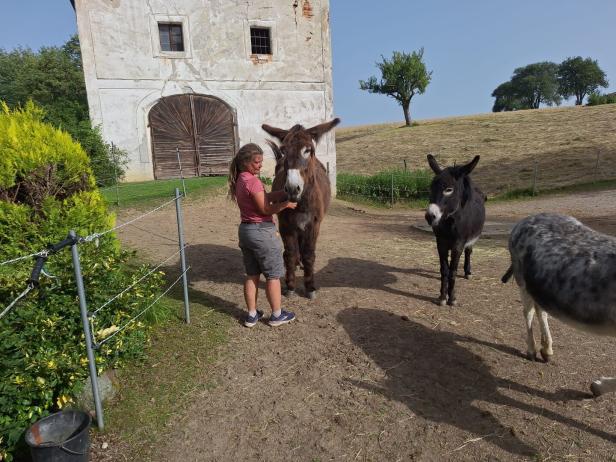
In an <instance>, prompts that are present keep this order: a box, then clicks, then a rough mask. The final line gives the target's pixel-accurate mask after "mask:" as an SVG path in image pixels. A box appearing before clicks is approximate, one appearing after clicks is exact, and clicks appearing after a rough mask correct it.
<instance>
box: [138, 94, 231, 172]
mask: <svg viewBox="0 0 616 462" xmlns="http://www.w3.org/2000/svg"><path fill="white" fill-rule="evenodd" d="M148 119H149V127H150V131H151V134H152V161H153V163H154V178H155V179H157V180H159V179H165V178H179V177H180V163H181V167H182V174H183V175H184V177H189V176H201V175H224V174H227V172H228V171H229V163H230V162H231V159H232V158H233V154H234V152H235V150H236V147H237V146H236V141H235V140H236V136H235V117H234V114H233V112H232V111H231V109H230V108H229V106H227V104H225V103H224V102H223V101H221V100H220V99H218V98H215V97H213V96H205V95H192V94H190V95H174V96H166V97H164V98H161V99H160V100H159V101H158V103H156V105H155V106H154V107H153V108H152V109H151V110H150V113H149V116H148ZM178 154H179V162H178Z"/></svg>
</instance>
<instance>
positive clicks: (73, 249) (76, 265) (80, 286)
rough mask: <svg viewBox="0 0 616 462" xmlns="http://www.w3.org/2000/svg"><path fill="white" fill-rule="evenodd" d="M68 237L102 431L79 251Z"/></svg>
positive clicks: (73, 237)
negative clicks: (70, 243)
mask: <svg viewBox="0 0 616 462" xmlns="http://www.w3.org/2000/svg"><path fill="white" fill-rule="evenodd" d="M68 235H69V236H70V237H71V239H73V242H75V243H74V244H73V245H71V254H72V255H73V267H74V268H75V282H76V283H77V294H78V295H79V309H80V311H81V322H82V324H83V333H84V336H85V338H86V353H87V355H88V366H89V368H90V380H91V381H92V396H93V398H94V409H95V410H96V424H97V425H98V428H99V430H102V429H103V428H104V426H105V424H104V422H103V406H102V405H101V397H100V394H99V392H98V374H97V373H96V359H95V358H94V350H93V349H92V334H91V332H90V324H89V323H88V307H87V305H86V291H85V289H84V287H83V277H82V276H81V263H80V262H79V250H78V249H77V234H75V231H73V230H72V229H71V230H70V231H69V233H68Z"/></svg>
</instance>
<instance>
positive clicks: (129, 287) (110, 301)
mask: <svg viewBox="0 0 616 462" xmlns="http://www.w3.org/2000/svg"><path fill="white" fill-rule="evenodd" d="M186 247H188V246H184V247H183V248H182V249H180V250H178V251H177V252H175V253H173V255H170V256H169V257H167V258H166V259H165V260H163V261H162V262H160V263H159V264H158V265H157V266H156V267H154V268H152V269H151V270H150V271H148V272H147V273H146V274H144V275H143V276H142V277H140V278H139V279H138V280H137V281H135V282H134V283H132V284H131V285H130V286H128V287H126V288H125V289H124V290H123V291H122V292H119V293H118V294H117V295H115V296H114V297H113V298H111V299H109V300H107V301H106V302H105V303H103V304H102V305H101V306H100V307H98V308H97V309H96V310H94V311H93V312H92V313H90V314H89V316H90V317H95V316H96V314H97V313H98V312H99V311H100V310H102V309H103V308H105V307H106V306H108V305H109V304H110V303H112V302H113V301H114V300H116V299H117V298H119V297H121V296H122V295H123V294H125V293H126V292H127V291H129V290H130V289H132V288H133V287H135V286H136V285H137V284H139V283H140V282H141V281H143V280H144V279H146V278H147V277H148V276H150V275H151V274H152V273H154V272H155V271H156V270H157V269H159V268H160V267H161V266H163V265H164V264H165V263H167V262H168V261H169V260H171V259H172V258H173V257H175V256H176V255H178V254H179V253H180V252H181V251H182V250H184V249H186Z"/></svg>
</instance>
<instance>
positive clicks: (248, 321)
mask: <svg viewBox="0 0 616 462" xmlns="http://www.w3.org/2000/svg"><path fill="white" fill-rule="evenodd" d="M262 317H263V311H261V310H257V314H255V315H254V316H250V315H248V316H246V318H245V319H244V326H246V327H254V326H256V325H257V323H258V322H259V319H261V318H262Z"/></svg>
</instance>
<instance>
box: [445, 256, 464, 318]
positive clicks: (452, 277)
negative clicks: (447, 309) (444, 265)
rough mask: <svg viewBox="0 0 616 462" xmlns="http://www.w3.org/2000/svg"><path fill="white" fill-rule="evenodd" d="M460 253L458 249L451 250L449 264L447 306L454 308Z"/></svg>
mask: <svg viewBox="0 0 616 462" xmlns="http://www.w3.org/2000/svg"><path fill="white" fill-rule="evenodd" d="M461 255H462V252H460V251H459V250H458V249H455V248H454V249H451V262H450V264H449V287H448V298H447V304H448V305H449V306H454V305H455V304H456V303H457V302H456V276H457V273H458V264H459V263H460V256H461Z"/></svg>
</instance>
